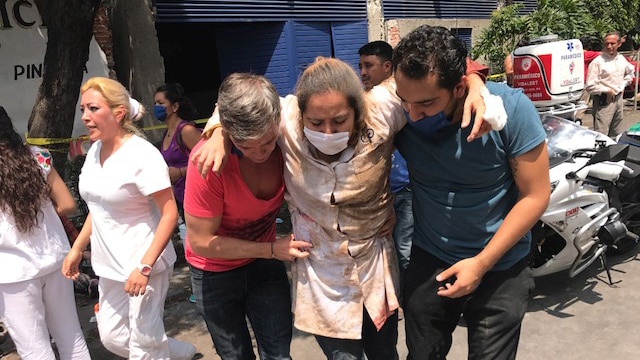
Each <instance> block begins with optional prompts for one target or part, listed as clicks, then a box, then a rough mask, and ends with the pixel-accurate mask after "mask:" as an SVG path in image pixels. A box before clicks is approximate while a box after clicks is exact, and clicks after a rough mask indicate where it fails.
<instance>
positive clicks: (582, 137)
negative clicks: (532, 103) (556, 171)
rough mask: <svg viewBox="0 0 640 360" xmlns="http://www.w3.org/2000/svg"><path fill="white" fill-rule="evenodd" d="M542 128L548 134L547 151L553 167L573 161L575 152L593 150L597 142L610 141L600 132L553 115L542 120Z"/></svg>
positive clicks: (550, 164)
mask: <svg viewBox="0 0 640 360" xmlns="http://www.w3.org/2000/svg"><path fill="white" fill-rule="evenodd" d="M542 126H543V127H544V131H545V132H546V133H547V151H548V153H549V166H551V167H554V166H556V165H558V164H560V163H562V162H565V161H567V160H569V159H571V156H572V153H573V151H574V150H577V149H593V148H595V145H596V140H606V139H608V138H607V137H606V136H604V135H603V134H600V133H599V132H596V131H593V130H589V129H587V128H584V127H582V126H580V125H578V124H576V123H574V122H573V121H570V120H567V119H563V118H561V117H557V116H553V115H545V116H544V117H543V118H542ZM609 141H611V139H609Z"/></svg>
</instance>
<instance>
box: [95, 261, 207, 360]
mask: <svg viewBox="0 0 640 360" xmlns="http://www.w3.org/2000/svg"><path fill="white" fill-rule="evenodd" d="M171 272H172V271H171V269H168V270H167V271H164V272H161V273H157V274H156V273H154V274H152V275H151V276H150V277H149V283H148V284H147V288H146V291H145V293H144V295H143V296H129V294H128V293H126V292H125V291H124V285H125V283H123V282H120V281H114V280H110V279H106V278H100V282H99V285H98V290H99V292H100V308H99V310H98V312H97V313H96V319H97V321H98V331H99V332H100V340H101V341H102V344H103V345H104V346H105V348H107V350H109V351H111V352H112V353H114V354H116V355H118V356H121V357H124V358H129V359H130V360H137V359H145V360H165V359H167V360H168V359H171V360H191V358H192V357H193V355H194V354H195V352H196V349H195V347H194V346H193V345H191V344H189V343H185V342H182V341H178V340H175V339H172V338H169V337H167V335H166V334H165V331H164V322H163V320H162V316H163V314H164V301H165V298H166V296H167V291H168V290H169V277H170V276H171Z"/></svg>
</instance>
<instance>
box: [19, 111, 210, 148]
mask: <svg viewBox="0 0 640 360" xmlns="http://www.w3.org/2000/svg"><path fill="white" fill-rule="evenodd" d="M207 121H209V118H204V119H198V120H194V121H193V122H194V123H196V124H204V123H206V122H207ZM166 128H167V125H166V124H163V125H154V126H147V127H144V128H142V129H140V130H142V131H153V130H160V129H166ZM25 138H26V139H27V144H29V145H35V146H46V145H56V144H70V143H72V142H74V141H77V140H87V139H89V136H88V135H82V136H78V137H74V138H33V137H29V134H25Z"/></svg>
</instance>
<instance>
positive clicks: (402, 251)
mask: <svg viewBox="0 0 640 360" xmlns="http://www.w3.org/2000/svg"><path fill="white" fill-rule="evenodd" d="M394 196H395V200H394V203H393V207H394V210H395V213H396V226H395V227H394V228H393V240H394V242H395V245H396V253H397V254H398V266H399V267H400V290H401V291H402V286H403V285H402V284H403V283H404V273H405V271H406V270H407V267H408V266H409V259H410V257H411V237H412V236H413V208H412V206H411V202H412V201H413V200H412V197H413V192H412V191H411V187H410V186H409V185H408V186H406V187H405V188H404V189H402V190H400V191H398V192H397V193H395V195H394Z"/></svg>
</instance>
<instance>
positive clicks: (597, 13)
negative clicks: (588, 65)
mask: <svg viewBox="0 0 640 360" xmlns="http://www.w3.org/2000/svg"><path fill="white" fill-rule="evenodd" d="M521 8H522V5H521V4H514V5H509V6H505V7H502V8H501V9H498V10H496V11H494V13H493V14H492V15H491V23H490V25H489V27H488V28H487V29H484V30H483V31H481V33H480V36H479V38H478V39H477V41H476V44H475V45H474V46H473V48H472V50H471V55H472V57H473V58H478V57H480V56H484V57H485V58H486V59H487V60H488V62H489V65H490V67H491V68H492V70H494V71H493V72H500V71H503V70H504V69H503V64H502V61H503V59H504V57H505V56H506V55H507V54H509V53H510V52H511V51H513V49H514V48H515V47H516V44H517V43H518V41H519V40H520V39H522V38H526V39H534V38H537V37H540V36H544V35H549V34H557V35H558V36H559V37H560V38H561V39H571V38H580V37H582V36H587V37H590V38H594V39H602V36H603V35H604V34H606V33H607V32H608V31H612V30H618V31H620V32H621V33H622V34H627V33H629V32H632V33H635V30H634V29H635V26H636V19H639V18H640V17H639V16H638V15H640V0H539V1H538V8H537V10H535V11H533V12H532V13H530V14H527V15H520V14H519V13H518V12H519V11H520V9H521Z"/></svg>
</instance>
